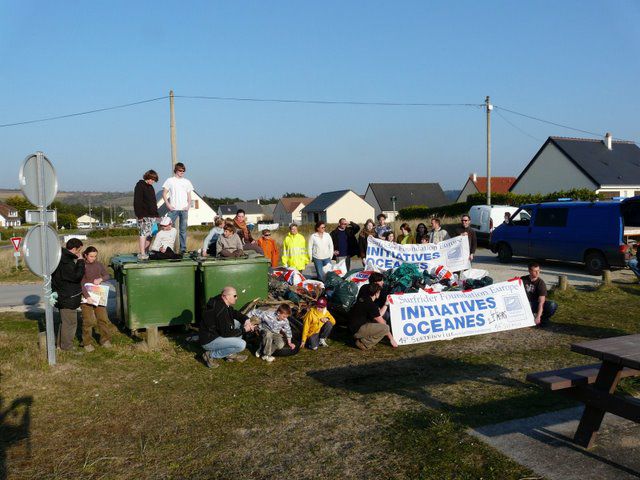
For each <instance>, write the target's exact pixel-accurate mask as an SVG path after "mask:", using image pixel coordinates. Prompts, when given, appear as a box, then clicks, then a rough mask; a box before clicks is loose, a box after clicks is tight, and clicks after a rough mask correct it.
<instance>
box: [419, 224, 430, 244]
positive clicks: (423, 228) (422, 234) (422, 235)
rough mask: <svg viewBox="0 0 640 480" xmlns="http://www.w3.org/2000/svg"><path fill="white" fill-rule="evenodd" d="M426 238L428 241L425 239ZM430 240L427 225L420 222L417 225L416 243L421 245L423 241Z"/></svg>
mask: <svg viewBox="0 0 640 480" xmlns="http://www.w3.org/2000/svg"><path fill="white" fill-rule="evenodd" d="M423 239H425V240H426V241H423ZM428 242H429V230H427V226H426V225H425V224H424V223H419V224H418V226H417V227H416V243H417V244H418V245H419V244H421V243H428Z"/></svg>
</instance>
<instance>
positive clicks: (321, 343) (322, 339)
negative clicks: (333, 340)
mask: <svg viewBox="0 0 640 480" xmlns="http://www.w3.org/2000/svg"><path fill="white" fill-rule="evenodd" d="M319 344H320V346H321V347H328V346H329V344H328V343H327V341H326V340H325V339H324V338H321V339H320V342H319Z"/></svg>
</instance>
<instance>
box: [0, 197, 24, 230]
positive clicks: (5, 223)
mask: <svg viewBox="0 0 640 480" xmlns="http://www.w3.org/2000/svg"><path fill="white" fill-rule="evenodd" d="M19 226H20V215H19V214H18V210H16V209H15V208H13V207H12V206H11V205H7V204H6V203H0V227H19Z"/></svg>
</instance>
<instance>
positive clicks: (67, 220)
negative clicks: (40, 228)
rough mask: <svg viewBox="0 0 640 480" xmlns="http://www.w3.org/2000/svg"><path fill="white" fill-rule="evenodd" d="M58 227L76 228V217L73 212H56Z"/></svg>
mask: <svg viewBox="0 0 640 480" xmlns="http://www.w3.org/2000/svg"><path fill="white" fill-rule="evenodd" d="M58 227H64V228H65V229H66V230H69V229H74V228H78V219H77V218H76V216H75V215H74V214H73V213H58Z"/></svg>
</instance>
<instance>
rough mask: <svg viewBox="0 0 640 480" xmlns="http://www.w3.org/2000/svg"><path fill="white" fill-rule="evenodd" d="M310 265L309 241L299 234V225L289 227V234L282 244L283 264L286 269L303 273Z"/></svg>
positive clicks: (293, 224)
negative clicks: (293, 269)
mask: <svg viewBox="0 0 640 480" xmlns="http://www.w3.org/2000/svg"><path fill="white" fill-rule="evenodd" d="M308 263H309V253H308V252H307V241H306V240H305V239H304V236H303V235H302V234H301V233H298V225H297V224H295V223H292V224H291V225H289V233H287V236H286V237H284V241H283V242H282V264H283V265H284V266H285V267H289V268H295V269H296V270H298V271H300V272H301V271H303V270H304V269H305V268H306V266H307V264H308Z"/></svg>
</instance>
